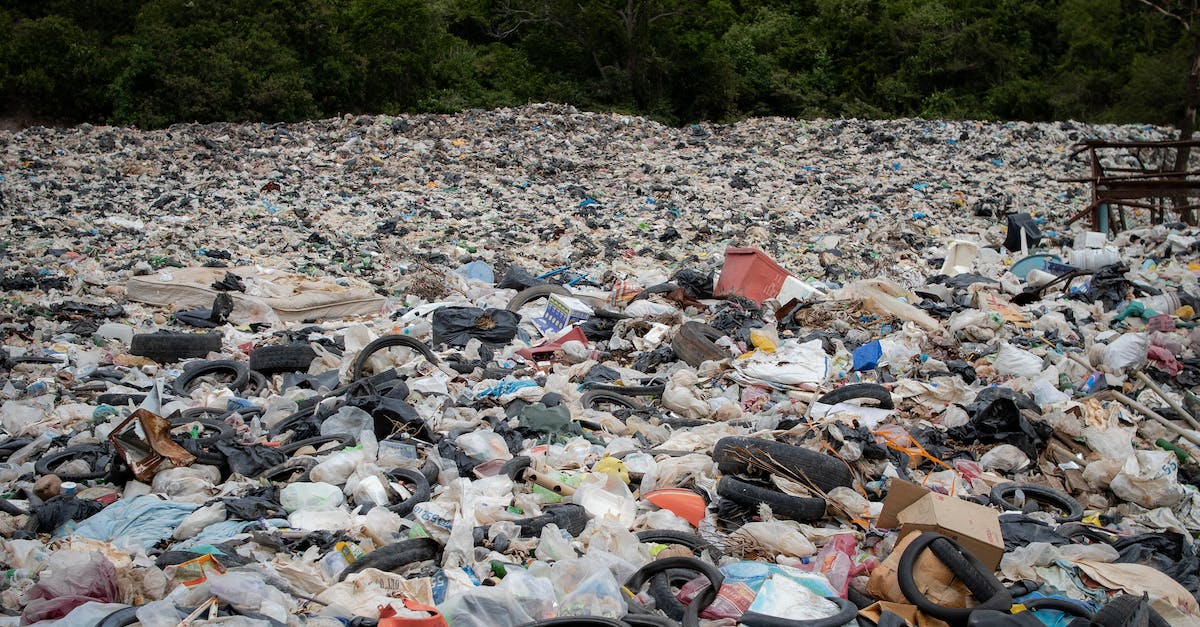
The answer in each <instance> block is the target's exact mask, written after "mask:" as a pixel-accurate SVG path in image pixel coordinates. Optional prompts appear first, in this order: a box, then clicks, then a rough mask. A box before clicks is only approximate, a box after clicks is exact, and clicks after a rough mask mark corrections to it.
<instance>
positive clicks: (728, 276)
mask: <svg viewBox="0 0 1200 627" xmlns="http://www.w3.org/2000/svg"><path fill="white" fill-rule="evenodd" d="M789 276H791V274H790V273H789V272H788V271H787V270H784V269H783V268H782V267H780V266H779V264H777V263H775V260H774V259H771V258H770V257H768V256H767V254H766V253H764V252H763V251H761V250H759V249H757V248H734V247H729V248H726V249H725V265H724V266H723V267H722V268H721V276H720V278H718V279H717V287H716V289H715V290H714V294H715V295H716V296H744V297H746V298H749V299H750V300H753V301H754V302H756V303H761V302H763V301H764V300H769V299H771V298H775V297H776V296H778V295H779V290H780V289H782V288H783V281H784V280H785V279H787V278H788V277H789Z"/></svg>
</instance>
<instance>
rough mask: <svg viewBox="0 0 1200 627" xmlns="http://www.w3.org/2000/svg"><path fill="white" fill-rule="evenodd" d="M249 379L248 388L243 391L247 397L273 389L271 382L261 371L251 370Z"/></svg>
mask: <svg viewBox="0 0 1200 627" xmlns="http://www.w3.org/2000/svg"><path fill="white" fill-rule="evenodd" d="M249 377H250V381H249V382H248V383H247V384H246V388H245V389H244V390H242V392H243V393H244V394H245V395H246V396H254V395H258V394H261V393H262V392H266V391H268V390H269V389H270V388H271V380H270V379H268V378H267V376H266V375H264V374H263V373H261V372H259V371H257V370H251V371H250V374H249Z"/></svg>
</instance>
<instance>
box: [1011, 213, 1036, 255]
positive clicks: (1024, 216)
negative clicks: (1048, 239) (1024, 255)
mask: <svg viewBox="0 0 1200 627" xmlns="http://www.w3.org/2000/svg"><path fill="white" fill-rule="evenodd" d="M1021 231H1024V232H1025V244H1026V246H1025V248H1026V250H1028V249H1030V248H1033V247H1034V246H1037V245H1038V242H1040V241H1042V231H1041V229H1039V228H1038V227H1037V225H1036V224H1034V223H1033V216H1031V215H1029V214H1028V213H1014V214H1012V215H1010V216H1008V235H1007V237H1005V238H1004V247H1005V248H1007V249H1009V250H1010V251H1012V252H1014V253H1015V252H1018V251H1020V250H1021Z"/></svg>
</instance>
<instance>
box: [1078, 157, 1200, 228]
mask: <svg viewBox="0 0 1200 627" xmlns="http://www.w3.org/2000/svg"><path fill="white" fill-rule="evenodd" d="M1181 148H1188V149H1189V150H1192V149H1197V148H1200V140H1195V139H1186V140H1171V141H1140V142H1136V141H1128V142H1118V141H1106V140H1101V139H1089V140H1085V141H1082V142H1080V143H1079V144H1076V146H1075V150H1074V151H1073V152H1072V153H1071V156H1072V157H1074V156H1077V155H1079V154H1080V153H1083V152H1086V153H1087V154H1088V158H1089V161H1090V162H1091V163H1090V166H1091V172H1092V173H1091V176H1088V177H1083V178H1073V179H1060V180H1059V182H1060V183H1091V185H1092V199H1091V202H1090V203H1088V205H1087V206H1086V207H1084V208H1083V209H1081V210H1079V211H1078V212H1076V213H1075V214H1074V215H1073V216H1071V218H1070V219H1069V220H1067V224H1072V223H1074V222H1075V221H1077V220H1079V219H1081V218H1083V217H1084V216H1088V217H1089V220H1090V223H1091V227H1092V230H1098V229H1099V228H1100V223H1101V219H1100V212H1101V211H1102V210H1104V209H1106V208H1107V207H1109V206H1115V207H1117V212H1116V215H1115V216H1114V218H1113V219H1111V220H1110V221H1109V225H1108V226H1109V229H1110V230H1113V231H1120V230H1124V229H1126V228H1128V227H1129V225H1128V223H1127V222H1126V220H1125V207H1131V208H1137V209H1145V210H1147V211H1149V212H1150V222H1151V223H1152V224H1159V223H1161V222H1163V220H1164V216H1165V213H1166V211H1168V210H1170V211H1173V212H1175V213H1178V214H1179V217H1180V219H1181V220H1183V221H1184V222H1187V223H1188V224H1192V225H1195V224H1197V223H1198V222H1200V220H1198V216H1197V212H1196V210H1197V209H1200V202H1189V198H1197V199H1200V170H1190V169H1189V170H1168V169H1164V168H1165V167H1167V164H1168V163H1170V164H1171V165H1172V166H1173V164H1174V161H1175V160H1174V159H1173V158H1172V159H1167V158H1166V157H1167V156H1170V155H1178V151H1179V150H1180V149H1181ZM1104 150H1117V151H1125V152H1126V153H1128V154H1129V155H1131V156H1132V157H1133V158H1134V159H1136V160H1137V163H1138V165H1139V167H1107V168H1106V167H1105V166H1104V164H1103V163H1102V157H1103V154H1101V152H1100V151H1104ZM1157 151H1169V153H1165V154H1164V159H1163V161H1162V165H1160V166H1157V167H1156V166H1153V165H1148V164H1147V163H1146V159H1145V158H1144V157H1145V154H1146V152H1157ZM1196 152H1198V153H1200V150H1197V151H1196Z"/></svg>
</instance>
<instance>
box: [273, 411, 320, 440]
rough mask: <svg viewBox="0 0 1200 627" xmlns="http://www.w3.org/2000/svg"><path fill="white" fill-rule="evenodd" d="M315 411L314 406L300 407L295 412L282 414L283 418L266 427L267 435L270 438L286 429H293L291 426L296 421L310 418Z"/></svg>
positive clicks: (277, 435) (286, 430) (275, 436)
mask: <svg viewBox="0 0 1200 627" xmlns="http://www.w3.org/2000/svg"><path fill="white" fill-rule="evenodd" d="M315 411H316V406H312V407H301V408H300V409H299V410H298V411H296V413H294V414H289V415H287V416H284V417H283V418H280V419H279V422H277V423H275V424H273V425H271V428H270V429H267V437H269V438H271V439H275V438H277V437H279V436H280V435H283V434H284V433H286V432H288V431H292V430H293V429H292V428H293V427H294V426H295V425H296V424H297V423H300V422H305V421H307V420H308V419H309V418H312V416H313V413H314V412H315Z"/></svg>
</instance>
